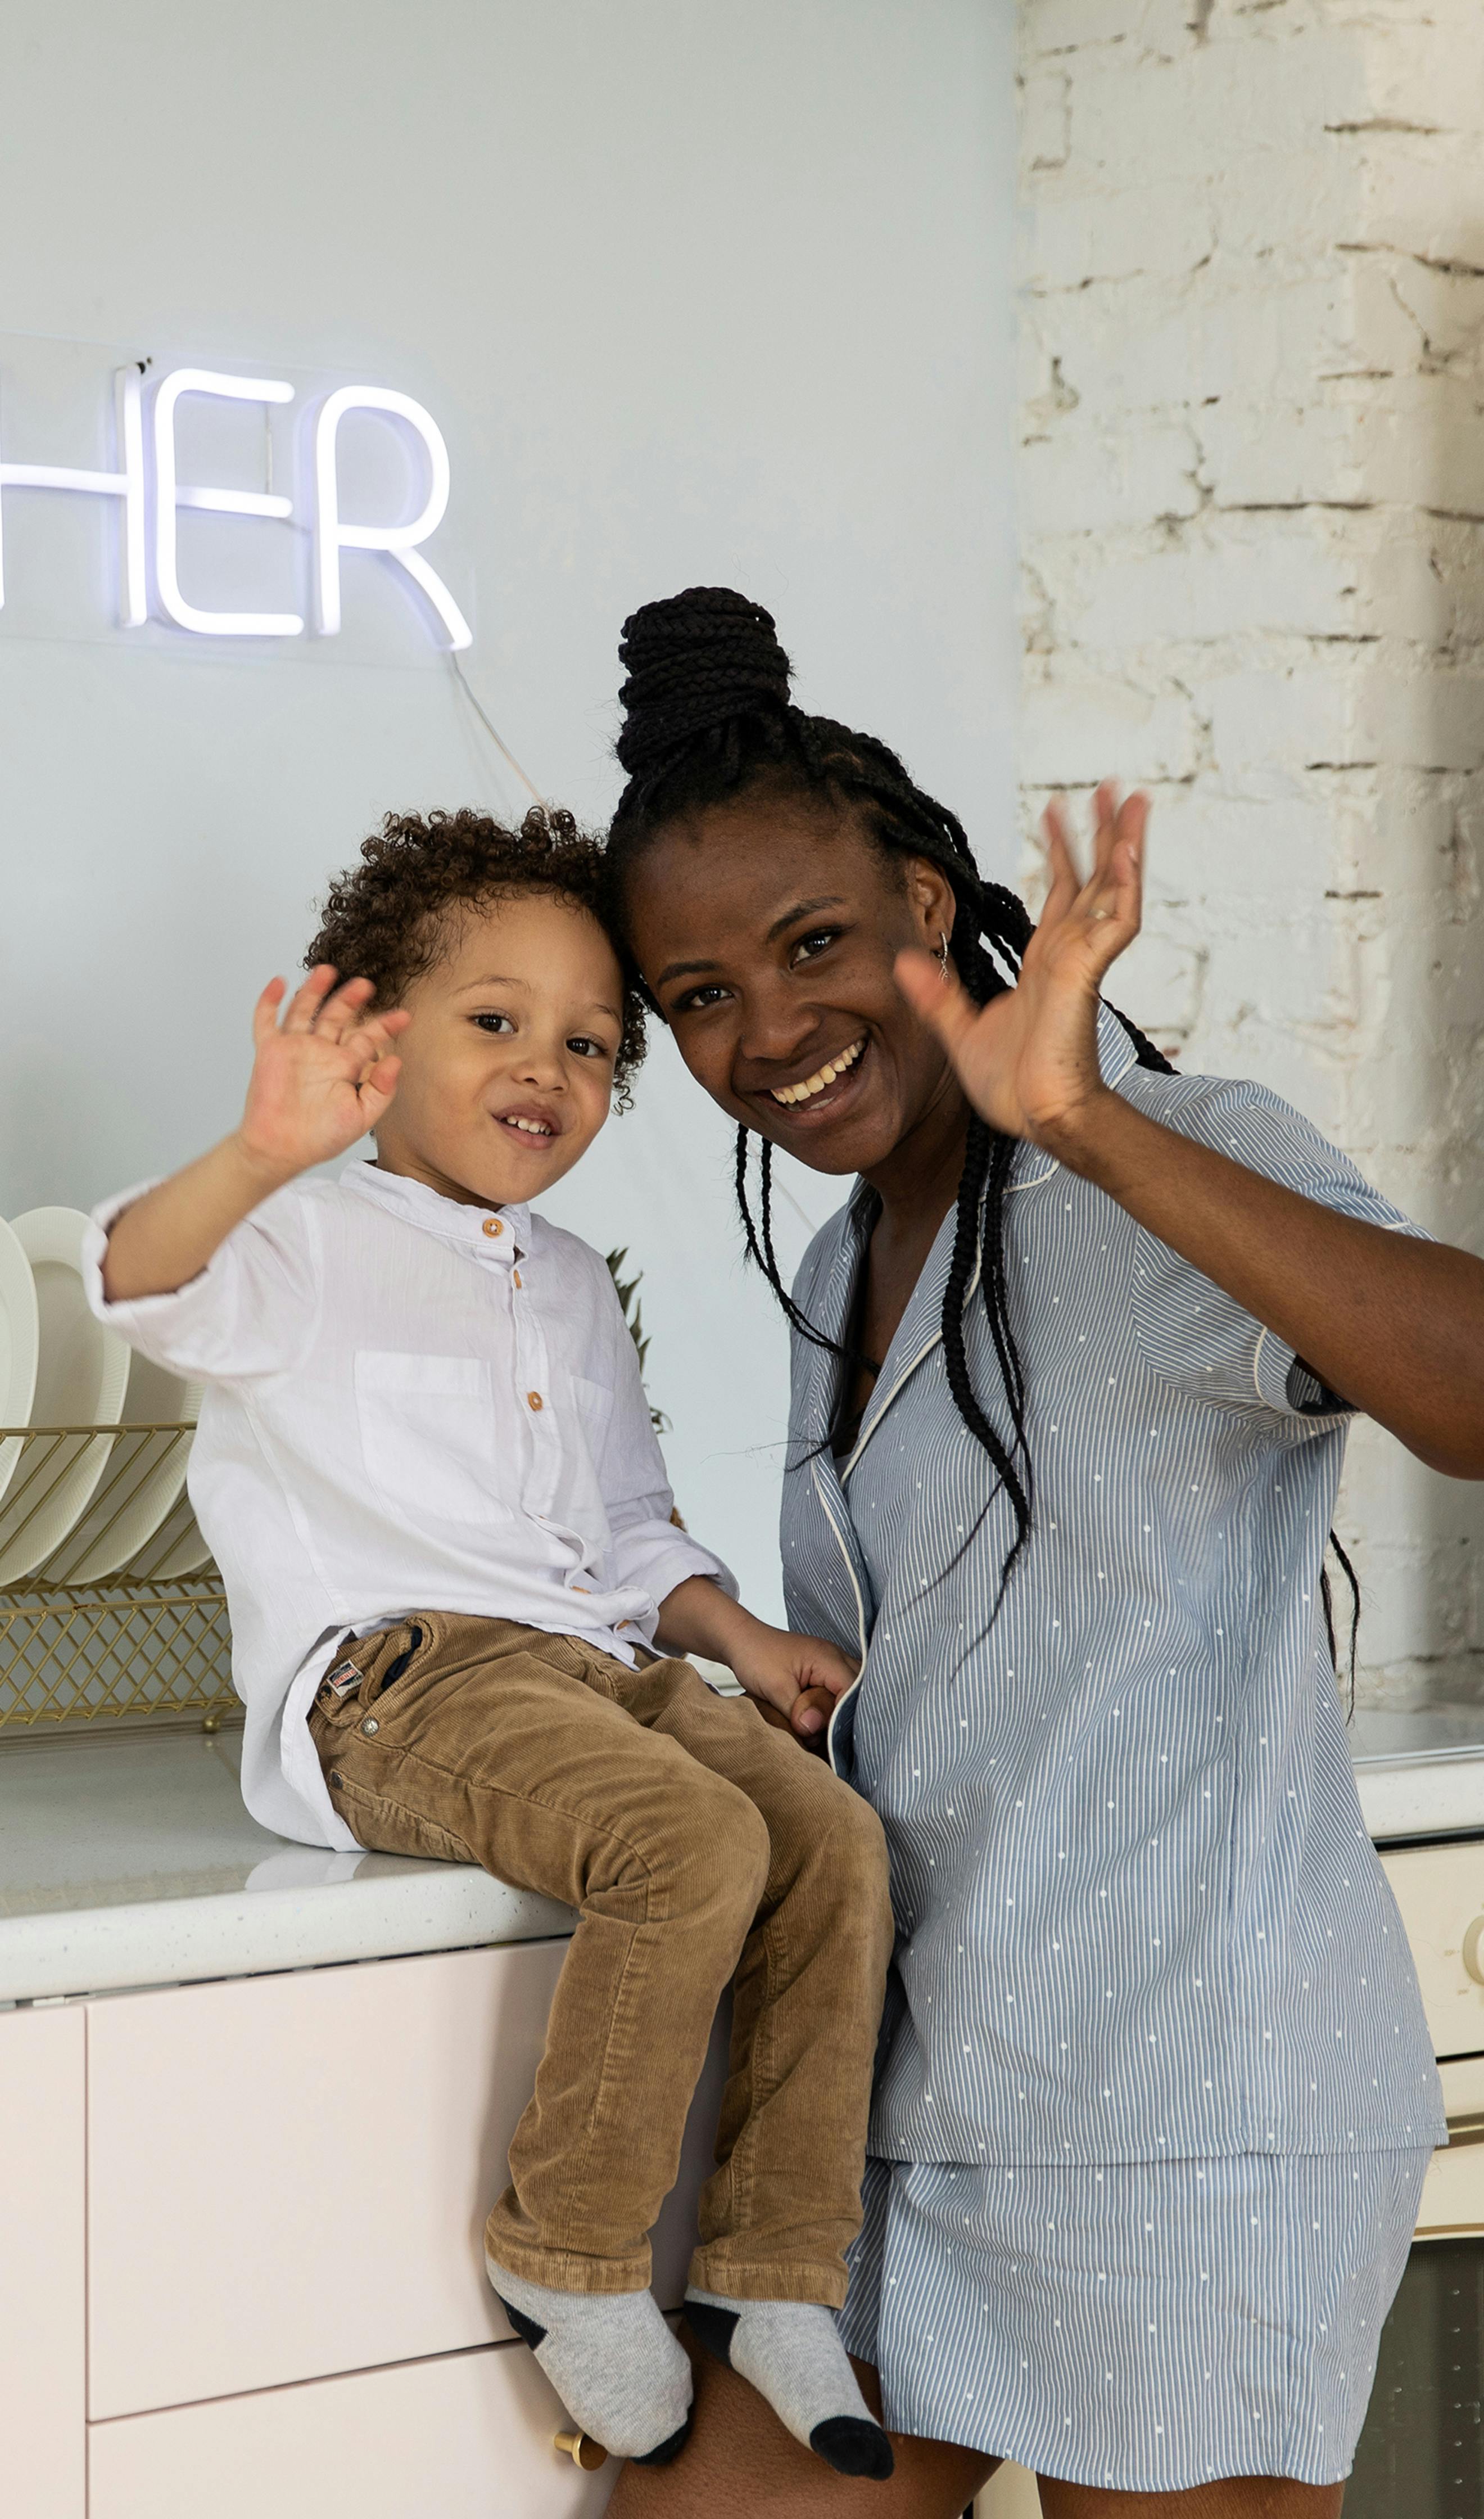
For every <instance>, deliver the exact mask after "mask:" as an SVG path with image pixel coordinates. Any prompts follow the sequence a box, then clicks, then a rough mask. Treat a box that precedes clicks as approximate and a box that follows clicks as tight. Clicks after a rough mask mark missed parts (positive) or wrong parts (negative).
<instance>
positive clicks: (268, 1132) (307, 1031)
mask: <svg viewBox="0 0 1484 2519" xmlns="http://www.w3.org/2000/svg"><path fill="white" fill-rule="evenodd" d="M337 976H338V975H337V974H336V972H335V971H334V969H333V968H332V967H331V965H330V964H329V963H327V962H322V963H320V964H318V965H317V967H316V968H315V969H314V970H313V971H311V972H310V974H309V977H308V979H307V980H305V982H304V983H303V985H302V987H301V988H299V989H297V990H296V991H295V993H294V994H293V996H292V997H291V998H290V999H289V1002H288V1005H287V1008H286V1010H285V1012H284V1018H283V1021H282V1022H281V1021H280V1020H279V1008H280V1007H281V1006H282V1005H283V1003H284V995H285V994H286V983H285V982H284V981H283V980H270V981H269V983H268V986H267V988H266V989H265V990H264V991H263V994H262V995H261V996H260V997H259V999H258V1001H257V1005H256V1007H255V1008H254V1010H253V1017H252V1037H253V1042H254V1046H255V1050H256V1055H255V1057H254V1060H253V1067H252V1080H251V1082H250V1083H249V1084H248V1087H247V1104H246V1108H245V1110H244V1111H243V1113H242V1121H241V1126H240V1128H239V1130H238V1132H237V1133H238V1143H239V1145H240V1148H241V1151H242V1153H243V1154H244V1155H245V1156H246V1157H247V1159H248V1161H249V1162H250V1163H251V1164H253V1165H255V1166H257V1167H258V1168H259V1169H260V1170H261V1171H263V1172H264V1173H265V1174H268V1175H270V1176H277V1177H279V1178H281V1179H283V1180H285V1181H287V1180H292V1178H293V1177H294V1175H295V1173H297V1172H302V1171H309V1169H310V1167H311V1166H312V1165H314V1164H324V1163H328V1162H330V1161H331V1160H332V1158H333V1157H334V1156H336V1155H343V1154H344V1153H345V1151H346V1149H347V1147H349V1146H353V1145H354V1144H355V1142H356V1139H357V1138H358V1137H364V1136H365V1134H366V1132H367V1130H368V1129H369V1128H374V1127H375V1126H376V1124H377V1122H378V1121H379V1120H380V1119H381V1117H382V1115H383V1114H384V1112H385V1111H386V1110H387V1108H388V1106H389V1105H390V1102H391V1099H392V1096H393V1094H394V1093H395V1091H396V1089H397V1079H398V1076H399V1075H400V1073H401V1066H402V1062H401V1060H400V1059H399V1058H398V1057H397V1056H396V1055H395V1053H394V1051H393V1049H392V1043H393V1041H394V1040H395V1039H396V1037H397V1035H398V1033H400V1032H403V1031H405V1030H406V1027H407V1025H408V1023H409V1021H410V1017H409V1016H408V1015H407V1014H406V1013H405V1012H404V1011H403V1010H402V1009H401V1008H400V1007H394V1008H393V1009H392V1010H391V1011H390V1012H389V1013H387V1014H384V1015H371V1014H368V1012H367V1007H368V1005H369V1004H370V1002H371V997H372V995H373V994H374V991H373V989H372V987H371V981H370V980H346V981H345V982H344V983H343V984H342V985H341V986H340V987H338V988H337V987H336V986H335V981H336V978H337Z"/></svg>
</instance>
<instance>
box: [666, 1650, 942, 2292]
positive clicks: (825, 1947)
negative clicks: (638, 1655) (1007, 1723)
mask: <svg viewBox="0 0 1484 2519" xmlns="http://www.w3.org/2000/svg"><path fill="white" fill-rule="evenodd" d="M628 1702H629V1703H630V1705H631V1707H632V1709H633V1713H634V1714H635V1715H636V1716H637V1718H638V1720H639V1721H640V1722H641V1723H644V1724H646V1725H648V1726H649V1727H650V1729H651V1731H652V1732H653V1733H654V1734H655V1735H658V1736H660V1737H663V1738H667V1739H670V1740H674V1741H675V1742H676V1743H677V1745H678V1746H679V1747H680V1748H682V1749H683V1750H685V1751H687V1752H688V1754H689V1755H690V1757H691V1758H693V1759H694V1760H696V1761H697V1762H698V1764H700V1765H701V1766H704V1767H707V1768H709V1769H710V1770H711V1772H712V1773H713V1774H715V1775H717V1776H721V1777H724V1778H725V1779H726V1780H727V1782H728V1783H730V1784H732V1785H734V1786H736V1787H737V1788H738V1789H739V1790H741V1791H742V1792H744V1793H745V1794H746V1795H747V1797H748V1799H749V1801H750V1802H751V1803H753V1805H754V1806H755V1807H756V1809H757V1810H758V1811H759V1812H761V1814H762V1816H763V1819H764V1822H765V1823H766V1827H767V1834H768V1868H767V1878H766V1882H765V1884H764V1890H763V1895H762V1898H761V1900H760V1901H759V1904H758V1909H757V1914H756V1916H755V1918H754V1919H753V1921H752V1922H751V1926H750V1929H749V1930H748V1933H747V1937H746V1940H745V1942H744V1945H743V1949H742V1957H741V1961H740V1963H739V1965H738V1967H737V1971H736V1977H735V1984H734V1995H733V2014H732V2023H733V2025H732V2048H731V2072H730V2077H729V2079H728V2081H727V2085H726V2094H725V2098H724V2100H723V2103H722V2109H721V2122H720V2133H719V2136H718V2143H717V2158H718V2163H719V2166H718V2169H717V2173H716V2176H715V2177H714V2178H713V2179H711V2180H710V2181H709V2183H708V2185H707V2187H706V2188H705V2191H704V2193H703V2195H702V2198H701V2245H700V2248H699V2250H698V2252H697V2254H696V2257H695V2260H694V2263H693V2265H692V2269H691V2278H692V2282H693V2284H694V2285H695V2287H696V2288H698V2289H699V2290H702V2291H707V2292H713V2293H719V2294H722V2295H725V2296H726V2297H728V2298H731V2299H741V2300H770V2301H790V2300H792V2301H812V2302H817V2303H819V2304H821V2305H823V2306H827V2307H830V2308H834V2309H838V2308H839V2307H840V2306H841V2305H842V2303H843V2302H844V2300H845V2295H846V2267H845V2251H846V2248H847V2247H848V2245H849V2244H850V2242H851V2239H852V2238H853V2237H854V2235H855V2232H856V2231H857V2230H858V2228H859V2224H860V2185H861V2179H862V2177H863V2175H864V2171H865V2144H866V2120H867V2115H868V2111H869V2105H870V2093H871V2072H872V2065H873V2063H874V2060H875V2054H876V2040H877V2034H878V2031H879V2029H880V2025H881V2012H882V2005H883V2001H884V1997H885V1991H886V1974H887V1967H888V1963H889V1961H890V1959H891V1956H892V1945H893V1939H894V1926H893V1919H892V1909H891V1901H890V1896H889V1885H888V1864H887V1849H886V1839H885V1837H884V1836H883V1834H882V1829H881V1823H880V1821H879V1820H878V1818H877V1816H876V1814H875V1812H874V1811H873V1810H872V1809H871V1807H870V1804H869V1803H868V1802H866V1801H864V1800H862V1798H861V1797H860V1795H859V1794H858V1793H855V1792H853V1791H852V1790H851V1788H850V1786H849V1785H846V1784H843V1783H842V1782H841V1780H840V1778H839V1777H838V1776H836V1775H834V1774H832V1772H831V1770H830V1769H829V1768H828V1767H827V1766H826V1765H825V1763H824V1761H823V1760H822V1759H820V1758H816V1757H813V1756H811V1755H810V1754H809V1753H808V1752H807V1750H805V1749H803V1748H802V1747H801V1746H800V1745H799V1744H798V1742H797V1741H795V1740H794V1739H793V1737H792V1735H791V1734H789V1733H786V1732H780V1731H775V1730H774V1729H773V1728H772V1727H771V1726H770V1725H769V1724H767V1723H764V1720H763V1718H762V1716H761V1715H760V1714H759V1712H758V1710H757V1707H756V1706H755V1705H753V1704H751V1703H750V1702H749V1701H746V1700H744V1699H736V1698H719V1697H717V1696H715V1695H714V1694H713V1692H712V1691H711V1690H710V1689H708V1688H707V1687H706V1686H705V1684H704V1682H703V1681H701V1680H700V1679H699V1678H698V1677H697V1675H696V1673H695V1672H694V1671H692V1670H691V1669H690V1668H689V1665H688V1664H686V1663H684V1662H674V1661H671V1662H656V1663H653V1664H651V1666H650V1667H649V1669H648V1670H647V1671H644V1672H642V1673H635V1674H634V1675H633V1687H632V1688H631V1690H630V1691H629V1692H628Z"/></svg>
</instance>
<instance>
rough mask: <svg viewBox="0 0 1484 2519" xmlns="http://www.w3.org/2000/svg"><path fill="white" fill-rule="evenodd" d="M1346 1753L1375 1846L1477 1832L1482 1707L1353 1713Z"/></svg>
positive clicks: (1483, 1757) (1483, 1801)
mask: <svg viewBox="0 0 1484 2519" xmlns="http://www.w3.org/2000/svg"><path fill="white" fill-rule="evenodd" d="M1350 1755H1351V1757H1352V1758H1353V1759H1354V1761H1355V1781H1356V1783H1357V1785H1358V1786H1359V1787H1360V1797H1361V1809H1362V1811H1363V1812H1364V1813H1365V1819H1366V1826H1367V1827H1368V1828H1369V1829H1370V1831H1371V1834H1372V1835H1373V1836H1374V1837H1375V1840H1376V1842H1377V1843H1378V1844H1383V1843H1385V1842H1386V1840H1387V1839H1389V1838H1393V1837H1406V1836H1468V1835H1473V1834H1479V1833H1481V1832H1484V1705H1429V1706H1423V1707H1421V1708H1419V1710H1418V1711H1417V1712H1415V1713H1410V1714H1384V1713H1372V1712H1369V1711H1368V1712H1364V1713H1360V1714H1357V1715H1356V1716H1355V1717H1354V1719H1353V1720H1352V1722H1351V1725H1350Z"/></svg>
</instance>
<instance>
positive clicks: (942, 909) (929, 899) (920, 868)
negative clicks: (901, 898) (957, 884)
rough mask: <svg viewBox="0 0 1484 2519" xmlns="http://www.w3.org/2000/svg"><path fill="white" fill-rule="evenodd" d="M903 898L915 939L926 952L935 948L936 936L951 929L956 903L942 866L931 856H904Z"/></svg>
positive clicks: (945, 934)
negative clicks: (905, 900)
mask: <svg viewBox="0 0 1484 2519" xmlns="http://www.w3.org/2000/svg"><path fill="white" fill-rule="evenodd" d="M907 901H908V904H909V906H910V907H911V911H912V923H913V926H914V927H915V928H916V929H917V931H918V935H917V940H916V941H918V942H920V943H921V944H922V945H923V946H924V948H925V949H926V950H927V951H928V952H930V953H932V952H936V951H937V950H938V939H939V937H941V936H951V935H952V933H953V921H954V919H955V918H956V917H957V915H958V903H957V902H956V900H955V899H954V897H953V886H952V884H951V883H950V882H949V881H948V878H947V876H946V875H945V874H944V872H943V870H942V867H941V866H937V865H935V864H934V863H933V861H932V859H931V858H909V859H908V860H907Z"/></svg>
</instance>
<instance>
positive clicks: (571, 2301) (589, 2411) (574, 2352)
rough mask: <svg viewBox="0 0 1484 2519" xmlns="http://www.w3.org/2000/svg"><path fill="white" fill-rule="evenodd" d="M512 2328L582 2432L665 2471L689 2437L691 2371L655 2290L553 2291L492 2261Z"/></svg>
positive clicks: (488, 2266)
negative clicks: (686, 2436)
mask: <svg viewBox="0 0 1484 2519" xmlns="http://www.w3.org/2000/svg"><path fill="white" fill-rule="evenodd" d="M485 2271H486V2273H487V2274H488V2275H489V2277H490V2280H491V2282H492V2283H493V2285H494V2287H495V2290H496V2292H497V2293H498V2295H499V2297H500V2299H501V2301H502V2303H503V2306H504V2309H505V2311H506V2314H507V2315H508V2318H509V2320H510V2324H511V2325H512V2326H513V2327H514V2329H515V2332H516V2334H517V2335H518V2336H520V2337H521V2339H522V2341H523V2342H524V2343H527V2344H529V2345H530V2347H531V2350H532V2352H533V2353H534V2354H535V2356H536V2359H537V2361H538V2362H539V2363H540V2364H541V2366H542V2368H543V2369H544V2370H545V2372H546V2376H547V2378H548V2379H549V2380H550V2382H551V2385H552V2387H553V2388H554V2389H555V2390H556V2393H557V2395H558V2396H559V2397H560V2399H561V2401H562V2404H563V2405H564V2406H565V2407H566V2409H567V2411H568V2413H569V2414H570V2415H571V2417H572V2419H573V2421H574V2422H575V2423H576V2424H577V2426H578V2428H579V2430H581V2431H585V2432H587V2433H588V2434H589V2436H590V2438H591V2439H593V2440H595V2441H601V2443H602V2445H603V2447H604V2449H606V2450H609V2451H611V2452H612V2453H613V2455H614V2456H615V2457H632V2458H633V2459H634V2461H635V2462H636V2463H637V2464H638V2465H640V2466H668V2464H669V2463H670V2460H671V2459H672V2458H673V2457H675V2456H677V2454H678V2453H679V2452H680V2451H681V2450H682V2449H683V2448H684V2446H685V2435H686V2433H687V2432H688V2431H689V2429H690V2399H691V2384H692V2383H691V2376H690V2364H689V2363H688V2362H687V2360H686V2358H685V2354H684V2351H683V2349H682V2348H681V2346H680V2345H678V2344H677V2342H676V2339H675V2337H674V2335H673V2334H672V2332H671V2330H670V2328H669V2327H668V2326H667V2325H666V2323H665V2320H664V2319H663V2318H662V2317H661V2315H660V2310H659V2304H658V2303H657V2301H656V2300H655V2297H654V2294H653V2292H651V2291H621V2292H588V2291H548V2290H547V2288H546V2284H545V2283H534V2282H527V2281H526V2280H525V2278H524V2276H521V2275H512V2274H511V2273H510V2272H509V2271H508V2269H507V2268H506V2267H504V2266H502V2265H497V2264H496V2262H495V2259H494V2258H493V2257H491V2256H486V2258H485Z"/></svg>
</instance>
